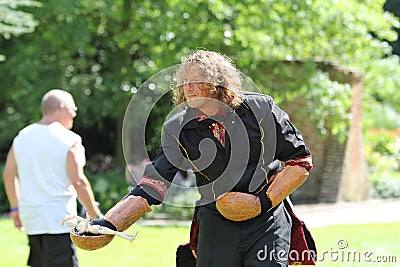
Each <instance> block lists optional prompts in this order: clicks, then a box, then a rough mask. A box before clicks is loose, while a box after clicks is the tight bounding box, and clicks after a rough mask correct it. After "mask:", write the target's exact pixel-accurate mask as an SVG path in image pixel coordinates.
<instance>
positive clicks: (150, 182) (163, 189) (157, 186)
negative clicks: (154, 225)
mask: <svg viewBox="0 0 400 267" xmlns="http://www.w3.org/2000/svg"><path fill="white" fill-rule="evenodd" d="M138 185H147V186H150V187H151V188H153V189H154V190H156V191H157V192H158V193H159V194H160V196H161V197H162V201H164V200H165V197H166V196H167V190H168V188H167V186H166V184H165V183H164V182H163V181H160V180H156V179H153V178H151V177H148V176H143V177H142V178H141V179H140V180H139V182H138Z"/></svg>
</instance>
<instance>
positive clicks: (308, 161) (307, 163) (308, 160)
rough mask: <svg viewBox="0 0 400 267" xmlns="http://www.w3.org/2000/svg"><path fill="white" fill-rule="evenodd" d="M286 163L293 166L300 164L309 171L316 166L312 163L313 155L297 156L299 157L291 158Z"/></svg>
mask: <svg viewBox="0 0 400 267" xmlns="http://www.w3.org/2000/svg"><path fill="white" fill-rule="evenodd" d="M285 164H286V165H291V166H300V167H303V168H305V169H306V170H307V171H309V170H311V169H312V168H313V167H314V166H313V164H312V157H311V155H308V156H305V157H302V158H297V159H289V160H287V161H285Z"/></svg>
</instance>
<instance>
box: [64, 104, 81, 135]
mask: <svg viewBox="0 0 400 267" xmlns="http://www.w3.org/2000/svg"><path fill="white" fill-rule="evenodd" d="M60 109H61V110H60V112H61V119H60V123H61V124H62V125H63V126H64V127H65V128H67V129H69V130H70V129H72V127H73V125H74V118H75V117H76V111H77V110H78V108H77V107H76V105H75V102H74V100H71V101H68V102H67V104H66V105H62V106H61V107H60Z"/></svg>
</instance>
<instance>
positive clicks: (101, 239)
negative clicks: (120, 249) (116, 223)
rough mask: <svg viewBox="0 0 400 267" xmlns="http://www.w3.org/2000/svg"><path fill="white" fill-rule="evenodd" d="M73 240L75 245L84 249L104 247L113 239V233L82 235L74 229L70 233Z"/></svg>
mask: <svg viewBox="0 0 400 267" xmlns="http://www.w3.org/2000/svg"><path fill="white" fill-rule="evenodd" d="M69 236H70V237H71V240H72V242H74V244H75V246H77V247H78V248H81V249H84V250H96V249H99V248H102V247H104V246H105V245H107V244H108V243H110V242H111V240H113V238H114V236H113V235H96V236H87V235H80V234H79V233H76V232H75V231H74V230H72V231H71V232H70V234H69Z"/></svg>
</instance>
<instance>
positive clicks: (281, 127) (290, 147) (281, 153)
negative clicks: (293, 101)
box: [272, 102, 310, 161]
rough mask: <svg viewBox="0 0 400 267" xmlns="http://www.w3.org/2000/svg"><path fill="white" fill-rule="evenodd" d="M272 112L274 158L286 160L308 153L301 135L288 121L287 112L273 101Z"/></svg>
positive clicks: (304, 155) (301, 156)
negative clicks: (274, 144) (273, 122)
mask: <svg viewBox="0 0 400 267" xmlns="http://www.w3.org/2000/svg"><path fill="white" fill-rule="evenodd" d="M272 114H273V118H274V121H275V127H276V151H275V159H278V160H281V161H287V160H289V159H297V158H303V157H306V156H308V155H310V151H309V149H308V147H307V145H306V143H305V142H304V140H303V136H302V135H301V134H300V132H299V131H298V130H297V129H296V127H295V126H294V125H293V124H292V123H291V122H290V119H289V116H288V114H287V113H286V112H284V111H283V110H282V109H280V108H279V106H278V105H277V104H276V103H275V102H274V103H273V107H272Z"/></svg>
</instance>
